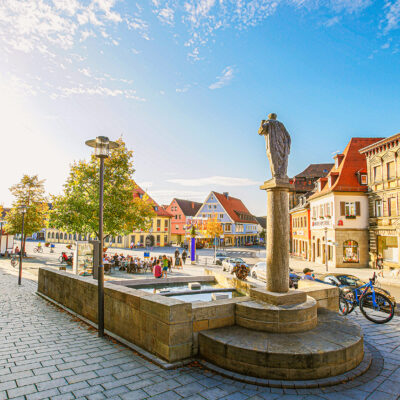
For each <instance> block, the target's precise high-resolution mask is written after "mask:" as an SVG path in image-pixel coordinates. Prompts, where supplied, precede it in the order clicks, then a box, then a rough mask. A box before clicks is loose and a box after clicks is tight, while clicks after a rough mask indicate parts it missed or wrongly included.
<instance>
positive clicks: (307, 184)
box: [289, 163, 333, 210]
mask: <svg viewBox="0 0 400 400" xmlns="http://www.w3.org/2000/svg"><path fill="white" fill-rule="evenodd" d="M332 167H333V164H329V163H328V164H310V165H309V166H308V167H307V168H306V169H305V170H304V171H302V172H300V173H299V174H297V175H296V176H294V177H293V178H291V179H290V180H289V182H290V185H291V187H290V191H289V210H291V209H292V208H294V207H296V206H297V205H298V204H299V199H300V197H301V196H303V195H305V194H306V193H310V192H312V191H313V190H314V189H315V183H316V182H317V180H318V179H319V178H323V177H324V176H326V175H327V174H328V172H329V171H330V170H331V169H332Z"/></svg>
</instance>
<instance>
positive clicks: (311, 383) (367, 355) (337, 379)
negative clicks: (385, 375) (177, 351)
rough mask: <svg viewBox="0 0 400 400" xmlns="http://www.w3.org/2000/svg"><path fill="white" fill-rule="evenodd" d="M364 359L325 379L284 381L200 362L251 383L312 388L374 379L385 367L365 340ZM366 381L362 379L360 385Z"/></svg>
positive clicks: (374, 349) (265, 385)
mask: <svg viewBox="0 0 400 400" xmlns="http://www.w3.org/2000/svg"><path fill="white" fill-rule="evenodd" d="M364 344H365V348H364V359H363V361H361V363H360V365H358V367H356V368H354V369H353V370H351V371H349V372H346V373H344V374H341V375H337V376H333V377H330V378H324V379H315V380H304V381H283V380H273V379H261V378H255V377H252V376H247V375H242V374H238V373H236V372H232V371H228V370H226V369H224V368H221V367H218V366H216V365H214V364H211V363H209V362H208V361H205V360H199V362H200V364H201V365H203V366H204V367H205V368H207V369H209V370H210V371H213V372H216V373H218V374H220V375H222V376H225V377H227V378H230V379H234V380H237V381H240V382H243V383H248V384H251V385H257V386H264V387H271V388H280V389H312V388H321V387H329V386H335V385H340V384H343V383H346V382H349V381H354V380H356V378H358V377H360V376H362V375H364V374H365V375H369V376H368V379H369V380H372V379H374V378H375V377H376V376H377V375H379V373H380V371H381V370H382V368H383V358H382V356H381V354H380V353H379V351H378V350H377V349H376V348H375V347H374V346H372V345H370V344H369V343H367V342H364ZM363 383H365V382H361V381H360V385H361V384H363Z"/></svg>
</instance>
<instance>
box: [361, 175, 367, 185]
mask: <svg viewBox="0 0 400 400" xmlns="http://www.w3.org/2000/svg"><path fill="white" fill-rule="evenodd" d="M367 184H368V179H367V175H361V185H367Z"/></svg>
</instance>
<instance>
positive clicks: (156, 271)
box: [153, 263, 164, 279]
mask: <svg viewBox="0 0 400 400" xmlns="http://www.w3.org/2000/svg"><path fill="white" fill-rule="evenodd" d="M153 275H154V278H157V279H158V278H161V277H162V276H163V275H164V274H163V272H162V271H161V265H160V264H159V263H156V265H155V266H154V267H153Z"/></svg>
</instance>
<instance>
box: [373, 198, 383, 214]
mask: <svg viewBox="0 0 400 400" xmlns="http://www.w3.org/2000/svg"><path fill="white" fill-rule="evenodd" d="M382 215H383V213H382V200H375V217H382Z"/></svg>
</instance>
